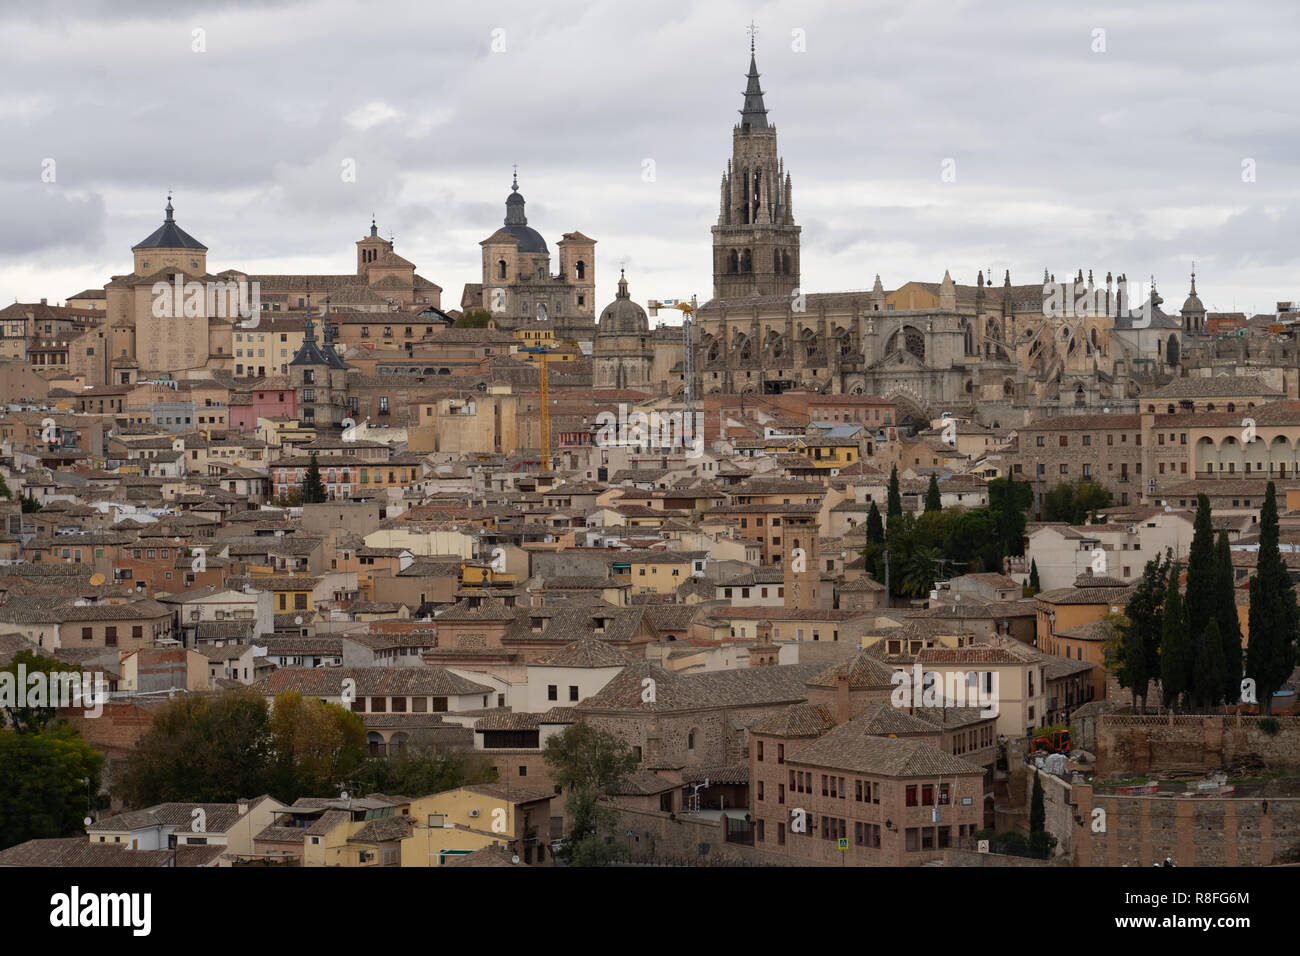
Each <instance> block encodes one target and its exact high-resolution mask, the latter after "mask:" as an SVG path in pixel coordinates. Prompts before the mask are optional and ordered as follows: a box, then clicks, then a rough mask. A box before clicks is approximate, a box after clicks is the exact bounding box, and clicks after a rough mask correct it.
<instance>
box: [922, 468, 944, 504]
mask: <svg viewBox="0 0 1300 956" xmlns="http://www.w3.org/2000/svg"><path fill="white" fill-rule="evenodd" d="M925 510H926V511H942V510H943V499H942V498H941V497H940V496H939V479H938V477H937V476H936V475H935V473H934V472H930V487H929V488H927V489H926V490H925Z"/></svg>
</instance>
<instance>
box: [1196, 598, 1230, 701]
mask: <svg viewBox="0 0 1300 956" xmlns="http://www.w3.org/2000/svg"><path fill="white" fill-rule="evenodd" d="M1193 673H1194V674H1195V677H1196V698H1197V701H1198V703H1199V704H1200V705H1201V706H1202V707H1203V708H1205V709H1207V710H1209V709H1211V708H1213V707H1214V706H1215V705H1216V704H1218V703H1219V700H1220V699H1221V696H1222V694H1223V639H1222V637H1220V636H1219V622H1218V620H1217V619H1216V618H1214V617H1211V618H1210V623H1209V624H1207V625H1205V631H1204V632H1203V633H1202V634H1201V640H1200V642H1199V643H1198V644H1197V645H1196V667H1195V668H1194V670H1193Z"/></svg>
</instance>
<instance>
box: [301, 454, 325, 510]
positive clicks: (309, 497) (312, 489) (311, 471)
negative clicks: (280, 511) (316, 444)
mask: <svg viewBox="0 0 1300 956" xmlns="http://www.w3.org/2000/svg"><path fill="white" fill-rule="evenodd" d="M327 497H328V495H327V493H326V491H325V482H324V481H322V480H321V476H320V463H319V462H318V461H317V460H316V453H315V452H312V453H311V463H310V464H309V465H308V466H307V474H306V475H304V476H303V479H302V503H303V504H305V505H314V504H319V503H320V502H322V501H324V500H325V499H326V498H327Z"/></svg>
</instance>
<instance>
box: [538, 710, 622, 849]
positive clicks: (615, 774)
mask: <svg viewBox="0 0 1300 956" xmlns="http://www.w3.org/2000/svg"><path fill="white" fill-rule="evenodd" d="M543 759H545V761H546V765H547V767H548V768H550V772H551V780H552V781H553V782H554V783H555V784H556V785H558V786H559V787H561V788H562V789H563V790H565V791H567V792H568V796H567V798H566V799H565V803H564V808H565V810H566V812H567V813H568V816H569V835H568V836H567V837H566V838H565V841H564V842H565V850H564V852H565V854H566V855H567V856H568V857H569V862H570V863H572V864H573V865H575V866H600V865H602V864H605V863H608V862H609V860H610V859H611V858H612V857H613V855H614V854H615V853H616V852H617V848H616V847H613V846H609V845H607V844H606V843H605V841H604V839H603V836H604V833H603V832H602V831H609V830H611V829H612V828H613V827H614V826H615V825H616V824H617V822H618V813H617V811H615V810H614V809H613V808H612V807H611V806H610V805H609V796H610V794H611V793H612V792H613V791H614V790H616V789H617V788H618V786H619V785H620V784H621V783H622V782H623V781H624V780H626V779H627V777H628V776H629V775H630V774H632V773H633V772H634V771H635V770H636V768H637V764H638V761H637V757H636V754H634V753H633V752H632V751H631V749H630V748H629V747H628V745H627V743H626V742H624V740H623V738H622V737H619V736H618V735H617V734H614V733H611V732H610V731H607V730H599V729H597V728H595V727H593V726H591V725H590V724H588V723H587V722H586V721H580V722H578V723H576V724H573V725H571V726H570V727H569V728H568V729H567V730H565V731H564V733H561V734H555V735H554V736H552V737H549V738H548V739H547V741H546V749H545V750H544V751H543Z"/></svg>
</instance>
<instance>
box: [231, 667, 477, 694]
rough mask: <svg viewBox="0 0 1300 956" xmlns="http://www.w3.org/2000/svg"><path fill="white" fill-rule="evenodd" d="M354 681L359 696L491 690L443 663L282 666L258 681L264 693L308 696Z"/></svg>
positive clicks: (339, 688) (337, 690)
mask: <svg viewBox="0 0 1300 956" xmlns="http://www.w3.org/2000/svg"><path fill="white" fill-rule="evenodd" d="M345 678H351V679H352V680H353V681H355V682H356V694H357V696H358V697H390V696H391V697H410V696H415V697H459V696H461V695H464V694H494V693H495V691H494V690H493V689H492V688H491V687H489V686H487V685H486V684H479V683H476V682H475V681H472V680H469V679H467V678H464V677H461V676H459V675H458V674H453V673H452V672H451V671H449V670H447V669H446V668H443V667H431V666H425V667H282V668H280V669H279V670H277V671H275V672H274V673H273V674H271V675H270V676H268V677H266V678H265V679H263V680H260V681H258V682H257V683H256V684H255V685H254V687H256V688H257V689H258V690H259V691H260V692H261V693H263V694H280V693H283V692H284V691H287V690H295V691H298V692H299V693H301V694H303V695H304V696H310V697H337V696H339V695H340V694H341V693H342V692H343V680H344V679H345Z"/></svg>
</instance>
